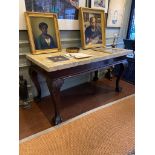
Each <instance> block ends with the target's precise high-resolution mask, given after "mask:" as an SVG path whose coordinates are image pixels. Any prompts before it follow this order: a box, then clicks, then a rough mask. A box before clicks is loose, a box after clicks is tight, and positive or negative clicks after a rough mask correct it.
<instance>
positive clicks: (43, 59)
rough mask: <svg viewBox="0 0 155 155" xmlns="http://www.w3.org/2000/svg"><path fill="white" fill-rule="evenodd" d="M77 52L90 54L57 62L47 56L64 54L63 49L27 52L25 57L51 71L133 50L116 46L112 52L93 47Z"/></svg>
mask: <svg viewBox="0 0 155 155" xmlns="http://www.w3.org/2000/svg"><path fill="white" fill-rule="evenodd" d="M79 53H84V54H89V55H92V56H91V57H88V58H82V59H77V58H74V57H70V58H69V60H66V61H59V62H53V61H51V60H50V59H49V58H48V57H54V56H66V50H65V49H63V50H62V51H61V52H56V53H49V54H40V55H33V54H27V55H26V57H27V59H28V60H30V61H31V62H33V63H34V64H36V65H38V66H39V67H41V68H43V69H44V70H46V71H47V72H52V71H56V70H62V69H66V68H70V67H75V66H79V65H84V64H89V63H92V62H97V61H102V60H106V59H111V58H116V57H120V56H125V55H128V54H131V53H133V51H132V50H126V49H118V48H117V49H116V50H115V51H114V52H113V53H107V52H101V51H94V50H93V49H87V50H82V49H81V50H80V51H79Z"/></svg>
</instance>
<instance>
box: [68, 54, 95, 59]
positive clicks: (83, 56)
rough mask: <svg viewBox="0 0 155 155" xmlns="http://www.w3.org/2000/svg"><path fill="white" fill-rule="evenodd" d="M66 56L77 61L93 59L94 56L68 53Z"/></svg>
mask: <svg viewBox="0 0 155 155" xmlns="http://www.w3.org/2000/svg"><path fill="white" fill-rule="evenodd" d="M65 56H67V57H74V58H76V59H82V58H89V57H92V55H89V54H85V53H67V54H65Z"/></svg>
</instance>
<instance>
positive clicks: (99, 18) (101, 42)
mask: <svg viewBox="0 0 155 155" xmlns="http://www.w3.org/2000/svg"><path fill="white" fill-rule="evenodd" d="M79 19H80V20H79V24H80V33H81V45H82V48H83V49H88V48H96V47H105V13H104V10H99V9H92V8H83V7H81V8H80V10H79Z"/></svg>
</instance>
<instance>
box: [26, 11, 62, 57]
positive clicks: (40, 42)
mask: <svg viewBox="0 0 155 155" xmlns="http://www.w3.org/2000/svg"><path fill="white" fill-rule="evenodd" d="M25 17H26V24H27V29H28V36H29V40H30V45H31V51H32V54H42V53H50V52H58V51H60V50H61V43H60V34H59V30H58V21H57V15H56V14H53V13H34V12H25Z"/></svg>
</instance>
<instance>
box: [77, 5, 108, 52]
mask: <svg viewBox="0 0 155 155" xmlns="http://www.w3.org/2000/svg"><path fill="white" fill-rule="evenodd" d="M84 13H92V14H100V15H101V23H100V24H101V33H102V43H100V44H98V43H96V44H91V45H87V44H86V42H85V28H84V15H83V14H84ZM79 24H80V32H81V44H82V48H83V49H88V48H95V47H105V25H106V24H105V13H104V10H99V9H92V8H82V7H81V8H80V10H79Z"/></svg>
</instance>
